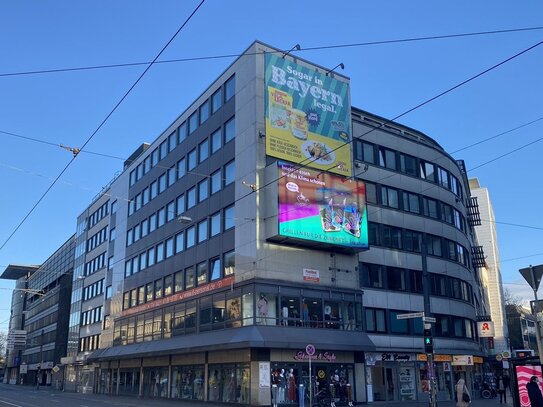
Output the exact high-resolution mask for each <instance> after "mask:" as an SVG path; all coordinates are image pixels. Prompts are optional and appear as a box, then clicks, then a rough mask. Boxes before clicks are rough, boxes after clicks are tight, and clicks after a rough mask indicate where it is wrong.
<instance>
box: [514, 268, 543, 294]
mask: <svg viewBox="0 0 543 407" xmlns="http://www.w3.org/2000/svg"><path fill="white" fill-rule="evenodd" d="M519 272H520V274H521V275H522V277H524V279H525V280H526V282H527V283H528V284H530V287H532V289H533V290H536V291H537V289H538V288H539V283H541V277H542V276H543V265H539V266H533V267H532V266H530V267H526V268H523V269H520V270H519Z"/></svg>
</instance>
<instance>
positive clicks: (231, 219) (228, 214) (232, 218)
mask: <svg viewBox="0 0 543 407" xmlns="http://www.w3.org/2000/svg"><path fill="white" fill-rule="evenodd" d="M234 226H236V212H235V207H234V205H232V206H229V207H228V208H225V209H224V230H227V229H230V228H233V227H234Z"/></svg>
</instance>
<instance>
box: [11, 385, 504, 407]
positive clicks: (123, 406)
mask: <svg viewBox="0 0 543 407" xmlns="http://www.w3.org/2000/svg"><path fill="white" fill-rule="evenodd" d="M507 401H508V403H507V404H500V403H499V402H498V399H491V400H480V399H476V400H474V401H473V403H472V406H473V407H491V406H492V407H497V406H500V407H501V406H503V407H509V406H512V403H511V396H510V394H509V392H508V394H507ZM204 405H205V406H206V407H219V406H224V405H228V406H234V404H219V403H202V402H192V401H186V400H183V401H181V400H179V401H176V400H155V399H138V398H136V397H122V396H121V397H115V396H104V395H99V394H80V393H68V392H61V391H57V390H53V389H51V388H43V387H42V388H40V390H36V388H35V387H31V386H14V385H8V384H0V407H113V406H116V407H172V406H182V407H202V406H204ZM454 405H455V403H454V402H452V401H447V402H440V403H439V407H454ZM369 406H372V407H388V406H398V407H399V406H401V407H427V406H428V403H427V402H401V403H384V402H378V403H371V404H370V405H369Z"/></svg>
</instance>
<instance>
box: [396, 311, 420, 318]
mask: <svg viewBox="0 0 543 407" xmlns="http://www.w3.org/2000/svg"><path fill="white" fill-rule="evenodd" d="M421 317H424V312H412V313H410V314H398V315H396V319H409V318H421Z"/></svg>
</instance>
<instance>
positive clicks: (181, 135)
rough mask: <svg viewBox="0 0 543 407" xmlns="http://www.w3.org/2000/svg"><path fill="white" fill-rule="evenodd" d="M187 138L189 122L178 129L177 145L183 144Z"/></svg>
mask: <svg viewBox="0 0 543 407" xmlns="http://www.w3.org/2000/svg"><path fill="white" fill-rule="evenodd" d="M186 138H187V122H183V123H182V124H181V126H179V128H178V129H177V144H181V143H182V142H183V141H185V139H186Z"/></svg>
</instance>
